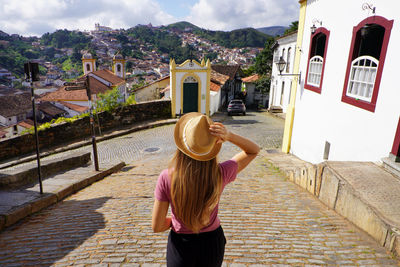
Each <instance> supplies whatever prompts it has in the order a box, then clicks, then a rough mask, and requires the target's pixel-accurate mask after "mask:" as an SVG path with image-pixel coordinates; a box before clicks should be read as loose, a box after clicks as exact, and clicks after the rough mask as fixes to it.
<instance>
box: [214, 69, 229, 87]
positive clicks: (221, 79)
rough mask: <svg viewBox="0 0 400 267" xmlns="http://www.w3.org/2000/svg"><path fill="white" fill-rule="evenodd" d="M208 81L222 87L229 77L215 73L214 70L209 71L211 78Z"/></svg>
mask: <svg viewBox="0 0 400 267" xmlns="http://www.w3.org/2000/svg"><path fill="white" fill-rule="evenodd" d="M210 80H211V81H212V82H215V83H219V84H221V85H224V84H225V82H226V81H227V80H229V76H228V75H224V74H221V73H219V72H216V71H215V70H211V77H210Z"/></svg>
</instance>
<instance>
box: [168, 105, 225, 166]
mask: <svg viewBox="0 0 400 267" xmlns="http://www.w3.org/2000/svg"><path fill="white" fill-rule="evenodd" d="M212 123H213V121H212V120H211V119H210V118H209V117H207V116H206V115H204V114H201V113H198V112H191V113H187V114H185V115H183V116H182V117H181V118H180V119H179V120H178V122H177V123H176V125H175V132H174V138H175V144H176V146H177V147H178V149H179V150H180V151H182V152H183V153H185V154H186V155H188V156H189V157H191V158H193V159H195V160H199V161H207V160H210V159H213V158H215V157H216V156H217V154H218V152H219V150H220V149H221V146H222V143H218V144H217V140H218V138H217V137H215V136H213V135H211V134H210V130H209V128H210V125H211V124H212Z"/></svg>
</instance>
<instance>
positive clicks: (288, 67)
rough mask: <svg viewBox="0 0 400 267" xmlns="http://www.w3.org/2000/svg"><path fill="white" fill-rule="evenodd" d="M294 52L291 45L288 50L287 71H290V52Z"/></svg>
mask: <svg viewBox="0 0 400 267" xmlns="http://www.w3.org/2000/svg"><path fill="white" fill-rule="evenodd" d="M291 53H292V48H291V47H289V48H288V50H287V57H286V72H289V71H290V56H291V55H290V54H291Z"/></svg>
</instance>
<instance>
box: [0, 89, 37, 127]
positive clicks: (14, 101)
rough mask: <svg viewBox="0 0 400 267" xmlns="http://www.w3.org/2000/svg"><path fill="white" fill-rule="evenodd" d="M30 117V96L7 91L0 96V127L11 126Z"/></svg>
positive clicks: (25, 93)
mask: <svg viewBox="0 0 400 267" xmlns="http://www.w3.org/2000/svg"><path fill="white" fill-rule="evenodd" d="M31 115H32V102H31V94H30V93H29V92H22V91H15V90H9V91H8V92H7V94H4V93H2V94H0V126H3V127H4V126H7V127H8V126H12V125H16V124H17V123H18V122H21V121H24V120H26V119H27V117H29V116H31Z"/></svg>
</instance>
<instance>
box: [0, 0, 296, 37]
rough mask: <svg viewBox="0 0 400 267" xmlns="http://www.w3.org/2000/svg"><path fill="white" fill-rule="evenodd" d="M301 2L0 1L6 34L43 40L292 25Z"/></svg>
mask: <svg viewBox="0 0 400 267" xmlns="http://www.w3.org/2000/svg"><path fill="white" fill-rule="evenodd" d="M298 13H299V3H298V0H245V1H244V0H185V1H184V0H118V1H116V0H22V1H21V0H0V30H1V31H4V32H6V33H9V34H13V33H17V34H20V35H24V36H32V35H36V36H41V35H42V34H44V33H46V32H54V31H55V30H57V29H68V30H93V29H94V24H95V23H100V24H101V25H104V26H109V27H112V28H115V29H120V28H124V29H127V28H130V27H134V26H136V25H137V24H148V23H152V24H153V25H154V26H158V25H168V24H171V23H174V22H178V21H182V20H185V21H188V22H190V23H193V24H195V25H197V26H199V27H202V28H206V29H210V30H223V31H230V30H234V29H240V28H246V27H253V28H260V27H267V26H288V25H290V23H291V22H292V21H296V20H298Z"/></svg>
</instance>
